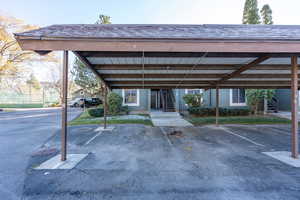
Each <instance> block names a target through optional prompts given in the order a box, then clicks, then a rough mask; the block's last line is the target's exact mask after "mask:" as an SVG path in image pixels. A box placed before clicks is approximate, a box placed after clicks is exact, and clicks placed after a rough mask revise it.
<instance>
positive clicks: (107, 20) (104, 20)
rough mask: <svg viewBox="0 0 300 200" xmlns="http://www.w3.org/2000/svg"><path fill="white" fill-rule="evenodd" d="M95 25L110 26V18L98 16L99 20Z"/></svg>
mask: <svg viewBox="0 0 300 200" xmlns="http://www.w3.org/2000/svg"><path fill="white" fill-rule="evenodd" d="M96 24H111V17H110V16H106V15H99V19H98V20H97V21H96Z"/></svg>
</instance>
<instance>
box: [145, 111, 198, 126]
mask: <svg viewBox="0 0 300 200" xmlns="http://www.w3.org/2000/svg"><path fill="white" fill-rule="evenodd" d="M150 117H151V120H152V123H153V125H154V126H169V127H186V126H193V125H192V124H191V123H190V122H188V121H186V120H184V119H183V118H182V117H181V115H180V114H179V113H178V112H161V111H154V112H150Z"/></svg>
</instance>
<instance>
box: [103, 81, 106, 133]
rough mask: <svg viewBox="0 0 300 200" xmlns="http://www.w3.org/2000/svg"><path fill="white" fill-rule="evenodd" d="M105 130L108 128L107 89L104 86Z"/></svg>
mask: <svg viewBox="0 0 300 200" xmlns="http://www.w3.org/2000/svg"><path fill="white" fill-rule="evenodd" d="M103 109H104V129H106V127H107V87H106V86H104V107H103Z"/></svg>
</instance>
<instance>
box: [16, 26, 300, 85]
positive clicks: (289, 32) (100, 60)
mask: <svg viewBox="0 0 300 200" xmlns="http://www.w3.org/2000/svg"><path fill="white" fill-rule="evenodd" d="M15 37H16V39H17V40H18V42H19V44H20V46H21V47H22V48H23V49H24V50H33V51H36V52H38V53H40V54H43V53H48V52H50V51H55V50H71V51H73V52H74V53H75V54H76V55H77V56H78V58H80V59H81V61H82V62H83V63H84V64H85V65H86V66H88V67H89V68H90V69H92V70H93V72H94V73H96V74H97V75H98V77H99V78H100V79H101V80H102V81H104V82H105V83H106V85H107V86H109V87H111V88H211V87H215V86H216V85H218V86H219V87H220V88H290V81H291V75H290V74H291V72H290V70H291V67H290V66H291V59H290V57H291V56H292V55H299V53H300V26H292V25H158V24H155V25H133V24H129V25H128V24H123V25H116V24H113V25H112V24H109V25H98V24H97V25H96V24H92V25H91V24H76V25H53V26H49V27H45V28H41V29H37V30H32V31H28V32H24V33H18V34H15Z"/></svg>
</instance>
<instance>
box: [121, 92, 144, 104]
mask: <svg viewBox="0 0 300 200" xmlns="http://www.w3.org/2000/svg"><path fill="white" fill-rule="evenodd" d="M139 96H140V94H139V90H137V89H124V90H123V105H128V106H139Z"/></svg>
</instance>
